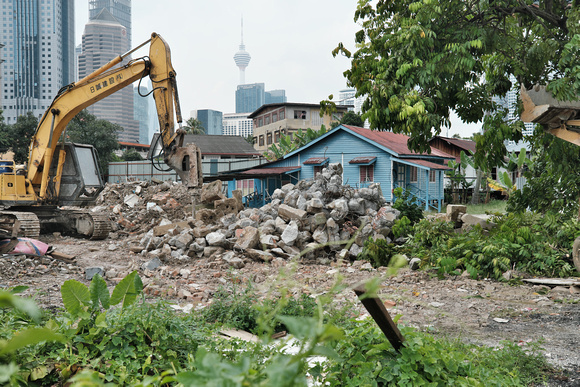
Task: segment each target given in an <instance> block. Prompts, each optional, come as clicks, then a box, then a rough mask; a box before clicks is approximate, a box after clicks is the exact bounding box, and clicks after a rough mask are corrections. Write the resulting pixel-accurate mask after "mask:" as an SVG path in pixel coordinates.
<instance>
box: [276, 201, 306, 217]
mask: <svg viewBox="0 0 580 387" xmlns="http://www.w3.org/2000/svg"><path fill="white" fill-rule="evenodd" d="M307 214H308V213H307V212H306V211H304V210H300V209H298V208H293V207H290V206H289V205H287V204H281V205H280V207H279V208H278V216H279V217H281V218H282V219H284V220H285V221H290V220H303V219H305V218H306V215H307Z"/></svg>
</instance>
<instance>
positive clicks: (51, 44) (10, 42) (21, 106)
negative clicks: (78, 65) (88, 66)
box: [0, 0, 75, 124]
mask: <svg viewBox="0 0 580 387" xmlns="http://www.w3.org/2000/svg"><path fill="white" fill-rule="evenodd" d="M0 5H1V9H2V13H1V14H0V18H1V20H2V27H3V29H2V34H1V35H0V43H1V44H3V45H4V48H3V49H2V53H1V55H2V57H1V59H2V60H3V64H2V75H1V88H2V93H1V95H2V102H1V106H2V110H3V114H4V118H5V121H6V123H8V124H13V123H15V122H16V119H17V118H18V116H21V115H25V114H26V113H28V112H32V113H33V114H34V115H35V116H37V117H39V118H40V117H41V116H42V114H44V111H45V110H46V109H47V108H48V107H49V106H50V102H51V101H52V99H53V98H54V97H55V95H56V93H57V92H58V90H59V89H60V88H61V87H63V86H66V85H68V84H69V83H71V82H73V81H74V75H75V74H74V1H68V0H43V1H41V0H0Z"/></svg>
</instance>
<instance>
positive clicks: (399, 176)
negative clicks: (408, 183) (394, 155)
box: [393, 163, 405, 188]
mask: <svg viewBox="0 0 580 387" xmlns="http://www.w3.org/2000/svg"><path fill="white" fill-rule="evenodd" d="M397 187H403V188H404V187H405V166H404V165H403V164H399V163H393V188H397Z"/></svg>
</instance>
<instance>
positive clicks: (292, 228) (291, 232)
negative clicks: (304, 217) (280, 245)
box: [282, 220, 300, 246]
mask: <svg viewBox="0 0 580 387" xmlns="http://www.w3.org/2000/svg"><path fill="white" fill-rule="evenodd" d="M299 232H300V230H299V229H298V224H297V223H296V222H295V221H294V220H293V221H291V222H290V223H289V224H288V226H287V227H286V228H285V229H284V232H283V233H282V241H284V243H285V244H287V245H289V246H292V245H293V244H294V242H296V239H298V233H299Z"/></svg>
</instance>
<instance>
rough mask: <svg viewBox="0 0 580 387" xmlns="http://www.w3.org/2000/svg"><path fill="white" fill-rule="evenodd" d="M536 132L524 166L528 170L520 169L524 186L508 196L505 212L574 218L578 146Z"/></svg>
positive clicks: (579, 183)
mask: <svg viewBox="0 0 580 387" xmlns="http://www.w3.org/2000/svg"><path fill="white" fill-rule="evenodd" d="M536 132H537V133H536V135H535V136H534V137H533V138H532V142H531V146H532V149H531V159H532V162H531V163H527V167H528V169H527V170H524V176H525V177H526V181H527V182H526V185H525V186H524V187H523V189H521V190H518V191H516V192H514V193H513V194H512V195H511V196H510V198H509V201H508V207H507V209H508V211H526V210H528V209H529V210H532V211H536V212H540V213H546V212H554V213H561V214H564V215H566V217H568V218H572V217H576V216H577V215H578V208H579V207H578V197H580V174H579V173H578V171H577V166H578V165H580V147H579V146H577V145H575V144H571V143H569V142H566V141H564V140H561V139H559V138H556V137H553V136H551V135H549V134H546V133H544V132H543V131H542V130H541V129H540V128H537V129H536ZM553 160H559V162H558V161H557V162H554V161H553ZM574 166H576V167H574ZM572 168H573V169H572Z"/></svg>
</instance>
